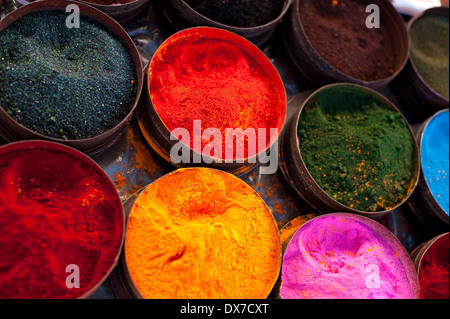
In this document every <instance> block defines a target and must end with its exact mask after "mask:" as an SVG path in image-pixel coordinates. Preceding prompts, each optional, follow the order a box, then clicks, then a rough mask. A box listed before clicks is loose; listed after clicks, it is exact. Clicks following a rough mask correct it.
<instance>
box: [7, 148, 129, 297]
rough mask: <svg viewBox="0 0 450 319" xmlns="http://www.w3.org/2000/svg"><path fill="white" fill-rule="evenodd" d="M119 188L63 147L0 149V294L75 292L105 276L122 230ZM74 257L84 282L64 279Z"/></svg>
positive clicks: (78, 293)
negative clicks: (76, 284)
mask: <svg viewBox="0 0 450 319" xmlns="http://www.w3.org/2000/svg"><path fill="white" fill-rule="evenodd" d="M0 153H1V152H0ZM114 191H115V190H114V189H112V187H110V188H109V187H107V186H106V184H105V180H104V179H103V177H102V176H101V175H100V174H98V173H97V172H96V171H95V170H94V169H93V168H91V167H88V165H87V164H85V163H84V162H82V161H81V160H79V159H76V158H75V157H72V156H70V155H68V154H66V153H62V152H56V151H50V150H46V149H32V150H22V151H13V152H8V153H4V154H0V298H14V299H16V298H20V299H28V298H33V299H35V298H45V299H48V298H51V299H53V298H77V297H80V296H82V295H83V294H84V293H86V292H87V291H89V289H90V288H92V287H93V286H94V285H95V284H96V283H97V282H98V281H99V280H101V278H102V277H103V276H104V275H105V274H106V272H107V271H108V270H109V268H110V267H111V266H112V264H113V261H114V259H115V257H116V255H117V253H118V251H119V248H120V245H121V242H122V236H123V213H122V210H121V208H120V205H121V204H120V199H118V198H117V197H118V196H117V193H116V194H114ZM71 264H76V265H77V266H78V267H79V269H80V288H79V289H77V288H75V289H69V288H67V286H66V278H67V277H68V276H69V275H70V274H71V273H70V272H69V273H66V267H67V266H68V265H71Z"/></svg>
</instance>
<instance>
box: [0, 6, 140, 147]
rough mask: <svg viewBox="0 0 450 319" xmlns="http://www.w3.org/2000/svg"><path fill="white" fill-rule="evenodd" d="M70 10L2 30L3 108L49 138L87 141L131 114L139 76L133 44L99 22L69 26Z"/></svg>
mask: <svg viewBox="0 0 450 319" xmlns="http://www.w3.org/2000/svg"><path fill="white" fill-rule="evenodd" d="M66 19H67V14H66V13H64V12H63V11H49V12H35V13H30V14H28V15H26V16H24V17H22V18H21V19H19V20H18V21H16V22H15V23H14V24H12V25H11V26H9V27H8V28H6V29H5V30H3V31H2V32H0V62H1V63H0V106H1V107H2V108H3V109H4V110H5V111H6V112H7V113H8V114H9V115H10V116H11V117H12V118H14V119H15V120H16V121H17V122H19V123H20V124H22V125H23V126H25V127H27V128H29V129H31V130H33V131H35V132H38V133H41V134H43V135H46V136H49V137H53V138H59V139H84V138H91V137H94V136H96V135H100V134H102V133H104V132H106V131H108V130H110V129H112V128H114V127H115V126H116V125H117V124H119V123H120V122H121V121H122V120H123V119H124V118H125V117H126V116H127V114H128V113H129V112H130V111H131V109H132V106H133V104H134V101H135V99H136V92H137V77H136V70H135V67H134V63H133V60H132V58H131V55H130V53H129V51H128V49H127V48H126V46H125V45H124V44H123V43H122V42H121V41H120V40H119V39H118V38H117V37H116V36H114V35H113V34H112V33H110V32H109V31H108V30H106V29H105V27H103V26H101V25H100V24H98V23H97V22H94V21H93V20H90V19H89V18H86V17H83V16H82V17H81V21H80V23H81V26H80V28H72V29H69V28H67V27H66V25H65V23H66Z"/></svg>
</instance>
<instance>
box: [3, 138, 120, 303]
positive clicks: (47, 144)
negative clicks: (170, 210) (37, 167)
mask: <svg viewBox="0 0 450 319" xmlns="http://www.w3.org/2000/svg"><path fill="white" fill-rule="evenodd" d="M39 148H40V149H47V150H52V151H57V152H62V153H65V154H67V155H70V156H72V157H75V158H77V159H78V160H80V161H81V162H83V163H85V164H86V165H87V166H88V167H90V168H92V169H94V170H95V171H96V173H97V174H99V175H100V176H101V177H102V179H103V181H104V183H105V187H108V188H109V189H110V190H111V192H112V194H114V195H115V196H114V197H115V201H116V202H117V209H119V211H120V213H121V214H120V215H121V218H120V221H121V224H122V227H121V228H122V234H121V239H120V245H119V249H118V250H117V252H116V256H115V257H114V260H113V262H112V264H111V266H110V267H109V268H108V271H107V272H106V273H105V274H104V275H103V277H102V278H101V279H100V280H99V281H98V282H97V283H96V284H95V285H94V286H92V287H91V288H90V289H89V290H88V291H87V292H85V293H84V294H83V295H81V296H80V297H78V298H77V299H87V298H89V297H90V296H91V295H92V294H93V293H94V292H95V291H96V290H97V289H98V288H99V287H100V286H101V285H102V284H103V283H104V282H105V281H106V280H107V279H108V277H109V276H110V274H111V273H112V272H113V270H114V269H115V268H116V266H117V265H118V263H119V257H120V254H121V252H122V248H123V245H124V243H125V232H126V228H125V226H126V220H125V213H124V209H123V205H122V201H121V200H120V197H119V193H118V192H117V189H116V187H115V186H114V184H113V182H112V181H111V179H110V178H109V177H108V175H106V173H105V172H104V170H103V169H102V168H101V167H100V166H99V165H98V164H97V163H96V162H94V160H92V159H91V158H90V157H88V156H87V155H85V154H84V153H82V152H80V151H78V150H76V149H74V148H72V147H69V146H67V145H63V144H59V143H55V142H51V141H42V140H29V141H19V142H14V143H9V144H6V145H3V146H0V154H7V153H9V152H14V151H22V150H29V149H39Z"/></svg>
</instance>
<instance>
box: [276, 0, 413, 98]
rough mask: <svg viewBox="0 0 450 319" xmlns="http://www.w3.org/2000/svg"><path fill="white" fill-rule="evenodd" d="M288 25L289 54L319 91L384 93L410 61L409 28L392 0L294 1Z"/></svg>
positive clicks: (287, 42) (287, 49)
mask: <svg viewBox="0 0 450 319" xmlns="http://www.w3.org/2000/svg"><path fill="white" fill-rule="evenodd" d="M369 6H370V7H369ZM367 8H369V9H370V8H372V9H370V10H369V11H368V12H367V11H366V10H367ZM373 8H375V9H373ZM373 10H375V11H373ZM285 22H286V23H285V26H284V32H283V35H284V44H285V47H286V52H287V54H288V56H289V57H290V59H291V60H292V63H293V64H294V65H295V66H296V67H297V68H298V69H299V70H300V71H301V72H302V74H303V75H304V76H305V77H306V78H307V79H309V80H310V81H311V82H312V83H314V84H316V85H317V86H322V85H326V84H331V83H336V82H350V83H357V84H360V85H364V86H368V87H371V88H373V89H382V88H384V87H385V86H387V85H388V83H389V82H391V81H392V80H393V79H394V78H395V77H396V76H397V75H398V73H399V72H400V71H401V70H402V69H403V68H404V66H405V64H406V62H407V60H408V49H409V40H408V33H407V30H406V26H405V23H404V21H403V19H402V17H401V16H400V15H399V13H398V12H397V11H396V10H395V8H394V7H393V6H392V4H391V3H390V2H389V1H388V0H377V1H372V0H364V1H354V0H333V1H332V0H295V1H294V4H293V8H292V10H291V14H290V17H289V18H288V19H286V20H285Z"/></svg>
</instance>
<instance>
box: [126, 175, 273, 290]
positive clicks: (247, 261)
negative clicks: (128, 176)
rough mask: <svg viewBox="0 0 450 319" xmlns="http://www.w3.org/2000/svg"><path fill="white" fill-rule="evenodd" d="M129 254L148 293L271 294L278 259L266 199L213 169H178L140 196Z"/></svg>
mask: <svg viewBox="0 0 450 319" xmlns="http://www.w3.org/2000/svg"><path fill="white" fill-rule="evenodd" d="M125 254H126V260H127V264H128V268H129V271H130V274H131V277H132V279H133V281H134V282H135V284H136V286H137V287H138V289H139V291H140V292H141V293H142V294H143V296H144V297H145V298H149V299H160V298H162V299H166V298H168V299H184V298H188V299H191V298H192V299H204V298H207V299H216V298H219V299H221V298H232V299H235V298H237V299H242V298H244V299H247V298H250V299H253V298H256V299H260V298H266V297H267V296H268V295H269V293H270V291H271V289H272V287H273V285H274V284H275V280H276V278H277V274H278V272H279V266H280V261H281V248H280V239H279V235H278V229H277V227H276V224H275V221H274V220H273V217H272V215H271V213H270V211H269V210H268V208H267V206H265V204H264V202H263V201H262V200H261V199H260V198H259V197H258V196H257V195H256V193H255V192H254V191H253V190H252V189H251V188H250V187H249V186H247V185H246V184H245V183H243V182H242V181H240V180H239V179H237V178H235V177H234V176H231V175H228V174H224V173H221V172H219V171H215V170H208V169H183V170H179V171H176V172H175V173H172V174H170V175H168V176H166V177H164V178H163V179H160V180H158V181H156V182H155V183H153V184H152V185H150V186H149V187H148V188H147V189H146V190H145V192H144V193H142V194H141V196H140V197H139V198H138V200H137V201H136V203H135V206H134V207H133V210H132V212H131V215H130V218H129V222H128V229H127V236H126V240H125Z"/></svg>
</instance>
